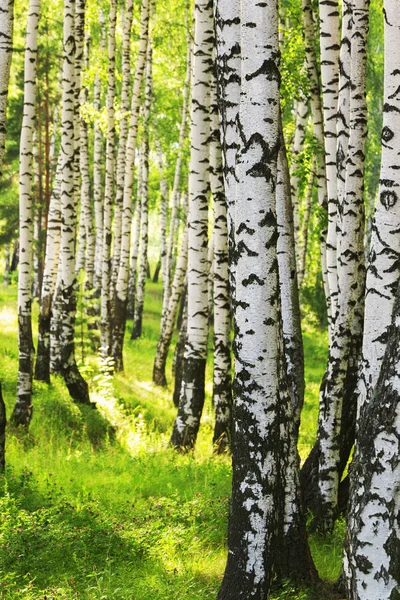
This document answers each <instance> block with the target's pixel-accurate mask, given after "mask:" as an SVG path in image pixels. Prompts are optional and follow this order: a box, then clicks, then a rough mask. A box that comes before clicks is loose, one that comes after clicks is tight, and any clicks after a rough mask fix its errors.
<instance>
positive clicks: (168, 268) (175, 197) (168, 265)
mask: <svg viewBox="0 0 400 600" xmlns="http://www.w3.org/2000/svg"><path fill="white" fill-rule="evenodd" d="M189 17H190V6H189V2H187V3H186V30H187V56H186V78H185V83H184V86H183V103H182V113H181V125H180V130H179V139H178V156H177V158H176V163H175V174H174V182H173V185H172V194H171V206H172V209H171V216H170V222H169V236H168V245H167V256H166V261H165V281H166V282H167V283H168V285H167V286H166V287H164V290H163V308H162V319H164V314H165V312H166V310H167V308H168V302H169V294H170V285H171V280H172V273H173V269H172V259H173V251H174V246H175V230H176V220H177V216H178V211H179V201H180V197H179V196H180V192H179V187H180V179H181V171H182V160H183V148H184V141H185V137H186V132H187V120H188V112H189V94H190V78H191V70H192V35H191V27H190V26H189V23H191V19H190V18H189Z"/></svg>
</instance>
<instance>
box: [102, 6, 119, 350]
mask: <svg viewBox="0 0 400 600" xmlns="http://www.w3.org/2000/svg"><path fill="white" fill-rule="evenodd" d="M116 20H117V7H116V0H110V13H109V29H108V89H107V142H106V176H105V188H104V206H103V239H102V243H101V246H102V261H101V262H102V268H101V308H100V314H101V318H100V329H101V349H102V354H103V356H104V357H107V356H109V355H110V350H111V306H110V304H111V302H110V283H111V264H110V263H111V237H112V236H111V226H112V207H113V200H114V179H115V156H114V154H115V108H114V99H115V27H116Z"/></svg>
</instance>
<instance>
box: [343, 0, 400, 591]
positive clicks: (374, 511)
mask: <svg viewBox="0 0 400 600" xmlns="http://www.w3.org/2000/svg"><path fill="white" fill-rule="evenodd" d="M385 4H386V7H385V8H386V14H385V21H386V23H385V29H387V28H388V27H393V26H394V25H395V23H396V22H397V23H399V20H398V16H399V15H400V13H399V12H398V8H399V7H398V6H397V4H398V3H396V2H393V3H390V2H386V3H385ZM392 11H393V12H392ZM396 20H397V21H396ZM394 35H396V38H397V32H396V33H395V34H394ZM389 36H390V33H389ZM389 39H390V37H389ZM386 41H388V38H386ZM392 50H393V48H392ZM389 73H390V72H389ZM389 73H388V74H389ZM386 89H387V88H386ZM396 142H398V140H396ZM386 336H387V344H386V351H385V353H384V356H383V361H382V366H381V371H380V374H379V376H378V380H377V383H376V385H375V388H374V390H373V392H372V393H371V395H370V398H369V401H368V404H364V406H363V407H362V408H361V414H360V419H359V426H358V434H357V443H356V450H355V455H354V459H353V463H352V467H351V488H350V509H349V516H348V521H347V534H346V542H345V555H344V573H345V578H346V585H347V598H349V600H370V598H379V600H394V599H395V598H398V597H399V593H400V571H399V568H398V567H399V555H400V553H399V521H398V516H399V511H400V497H399V493H398V490H399V486H400V443H399V440H400V395H399V390H400V377H399V373H400V294H399V292H397V298H396V300H395V302H394V309H393V317H392V323H391V326H389V327H388V328H387V330H386Z"/></svg>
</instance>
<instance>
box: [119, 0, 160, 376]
mask: <svg viewBox="0 0 400 600" xmlns="http://www.w3.org/2000/svg"><path fill="white" fill-rule="evenodd" d="M149 20H150V14H149V0H143V1H142V8H141V13H140V42H139V56H138V61H137V63H136V71H135V77H134V82H133V91H132V102H131V117H130V123H129V131H128V139H127V143H126V154H125V176H124V197H123V204H122V230H121V256H120V263H119V270H118V278H117V282H116V286H115V294H114V297H113V322H112V347H111V355H112V357H113V359H114V364H115V368H116V369H118V370H122V369H123V353H122V350H123V342H124V335H125V326H126V306H127V301H128V280H129V259H130V251H131V229H132V191H133V178H134V169H135V152H136V138H137V131H138V125H139V109H140V90H141V87H142V80H143V73H144V71H145V66H146V55H147V46H148V37H149Z"/></svg>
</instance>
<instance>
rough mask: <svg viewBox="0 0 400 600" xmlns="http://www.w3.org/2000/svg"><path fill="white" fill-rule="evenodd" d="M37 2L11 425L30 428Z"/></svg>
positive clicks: (22, 173) (28, 74)
mask: <svg viewBox="0 0 400 600" xmlns="http://www.w3.org/2000/svg"><path fill="white" fill-rule="evenodd" d="M39 12H40V0H30V3H29V9H28V24H27V31H26V44H25V61H24V114H23V118H22V129H21V142H20V161H19V207H20V208H19V213H20V215H19V243H20V263H19V273H18V355H19V364H18V384H17V401H16V404H15V407H14V411H13V414H12V417H11V419H12V421H13V422H14V423H15V424H17V425H24V426H25V427H28V426H29V423H30V420H31V418H32V375H33V355H34V348H33V339H32V267H33V207H32V179H33V132H34V128H35V120H36V75H37V34H38V24H39Z"/></svg>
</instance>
